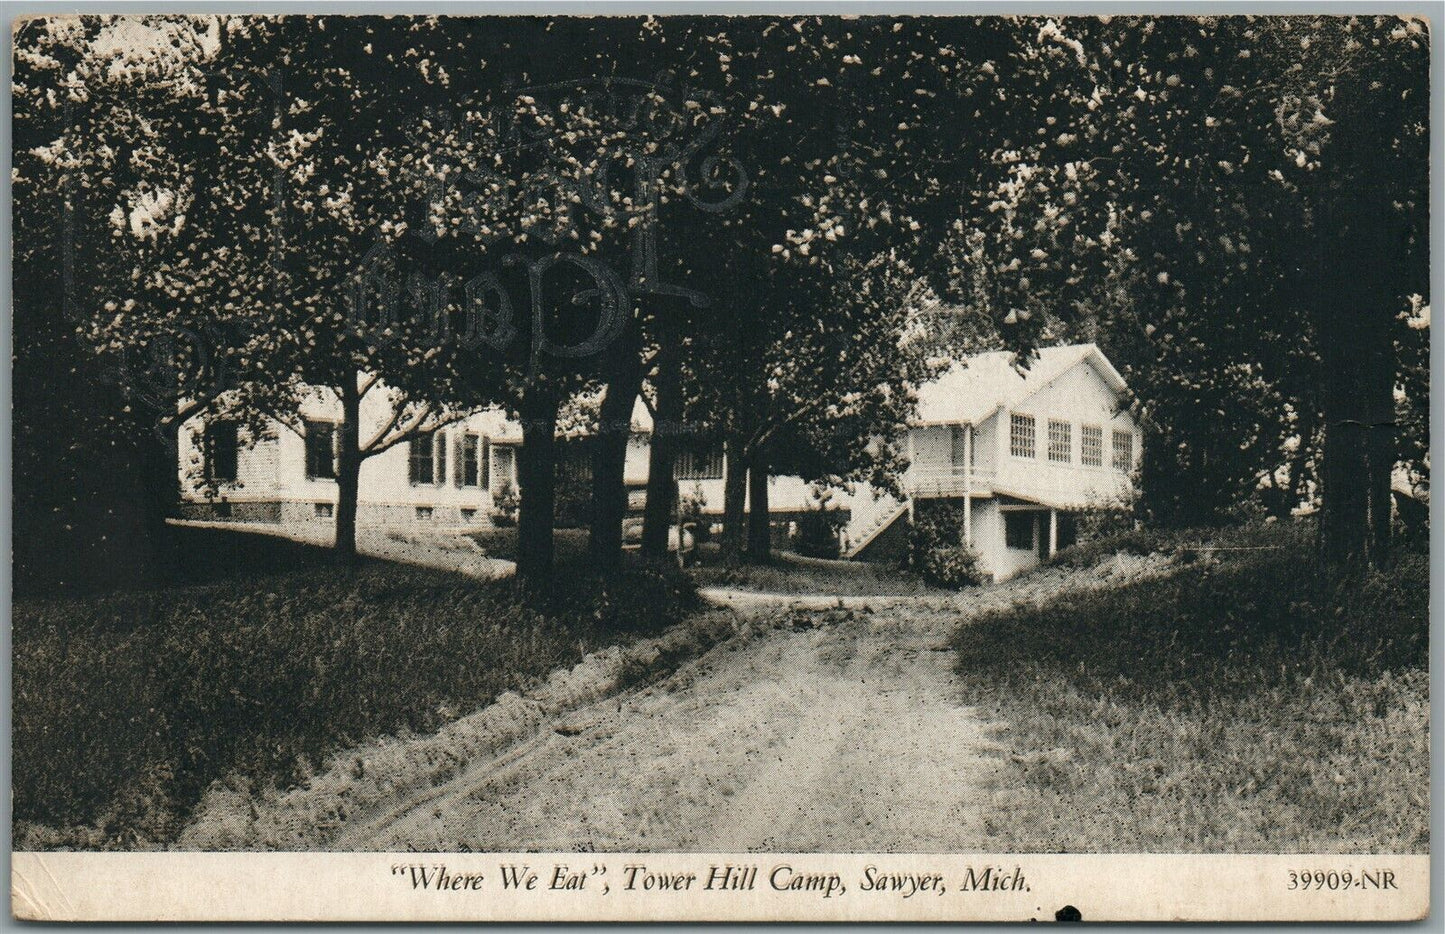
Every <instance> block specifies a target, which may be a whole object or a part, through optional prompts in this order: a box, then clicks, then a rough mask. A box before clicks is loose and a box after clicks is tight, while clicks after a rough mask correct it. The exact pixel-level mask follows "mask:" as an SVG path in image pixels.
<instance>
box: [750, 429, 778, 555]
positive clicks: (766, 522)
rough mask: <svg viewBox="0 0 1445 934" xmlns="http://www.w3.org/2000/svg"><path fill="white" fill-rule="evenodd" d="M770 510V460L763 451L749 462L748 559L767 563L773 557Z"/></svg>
mask: <svg viewBox="0 0 1445 934" xmlns="http://www.w3.org/2000/svg"><path fill="white" fill-rule="evenodd" d="M770 518H771V517H770V514H769V512H768V461H767V457H766V456H765V455H764V454H763V453H762V452H757V453H755V454H754V455H753V457H752V458H751V459H750V461H749V463H748V560H749V561H751V562H753V563H754V564H767V563H768V562H770V561H771V560H772V559H773V554H772V550H773V530H772V523H771V521H770Z"/></svg>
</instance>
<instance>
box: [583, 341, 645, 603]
mask: <svg viewBox="0 0 1445 934" xmlns="http://www.w3.org/2000/svg"><path fill="white" fill-rule="evenodd" d="M631 333H632V334H634V335H635V333H636V329H635V328H633V329H631ZM612 350H613V351H614V352H616V353H618V354H619V357H618V358H617V360H616V362H615V367H614V368H613V371H612V373H611V375H610V377H609V379H608V381H607V394H606V395H604V396H603V397H602V410H601V413H600V414H599V416H598V425H597V438H596V440H595V441H594V442H593V444H594V447H593V449H592V519H591V521H592V526H591V529H590V530H589V533H588V536H587V547H588V552H589V554H590V555H591V558H592V566H593V568H594V569H595V570H596V571H597V572H599V573H602V574H611V573H613V572H615V571H616V570H617V569H618V567H620V566H621V563H622V521H623V519H625V518H626V517H627V441H628V439H629V438H630V437H631V435H632V407H633V405H635V404H636V402H637V393H638V390H639V389H640V388H641V386H642V361H641V360H640V359H639V358H638V354H639V352H640V348H639V347H638V346H637V341H636V339H635V337H634V338H633V339H631V340H627V339H624V340H622V341H619V342H618V343H617V345H616V346H615V347H614V348H612Z"/></svg>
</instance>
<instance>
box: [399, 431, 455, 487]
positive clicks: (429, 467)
mask: <svg viewBox="0 0 1445 934" xmlns="http://www.w3.org/2000/svg"><path fill="white" fill-rule="evenodd" d="M409 448H410V457H409V458H408V461H409V467H408V470H407V474H408V477H409V479H410V480H411V484H412V486H423V485H431V486H439V485H441V484H443V483H446V482H447V439H446V436H445V435H442V434H440V433H438V432H432V433H431V434H428V435H419V436H418V437H415V438H413V439H411V443H410V445H409Z"/></svg>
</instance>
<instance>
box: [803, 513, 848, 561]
mask: <svg viewBox="0 0 1445 934" xmlns="http://www.w3.org/2000/svg"><path fill="white" fill-rule="evenodd" d="M846 523H847V519H846V518H845V516H844V514H843V510H841V509H834V508H830V507H829V506H828V504H827V502H826V501H820V502H819V503H818V505H817V506H816V507H809V508H808V509H807V510H805V511H804V512H803V514H802V515H800V516H799V517H798V529H797V531H796V532H794V533H793V540H792V546H793V550H794V551H796V552H797V553H798V554H800V555H803V556H805V557H808V558H836V557H838V551H839V543H838V532H839V530H840V529H842V528H843V526H844V525H845V524H846Z"/></svg>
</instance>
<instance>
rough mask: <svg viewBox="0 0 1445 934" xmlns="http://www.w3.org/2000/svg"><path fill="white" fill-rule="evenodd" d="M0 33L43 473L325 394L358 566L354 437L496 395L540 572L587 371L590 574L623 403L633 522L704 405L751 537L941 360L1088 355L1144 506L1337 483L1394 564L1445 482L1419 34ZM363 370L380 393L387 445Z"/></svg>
mask: <svg viewBox="0 0 1445 934" xmlns="http://www.w3.org/2000/svg"><path fill="white" fill-rule="evenodd" d="M16 45H17V49H18V52H17V58H16V84H15V127H16V131H15V132H16V159H15V163H16V168H15V176H14V183H15V191H16V199H15V203H16V215H15V228H16V232H17V239H16V271H17V304H16V321H17V361H16V382H17V400H20V401H21V402H22V403H24V404H25V406H26V407H27V412H25V413H21V415H20V417H19V418H18V420H17V442H18V443H17V458H18V459H17V463H30V464H32V465H38V464H39V463H41V460H43V457H42V455H41V454H40V453H38V452H42V451H45V450H48V449H49V448H50V447H53V446H54V441H53V439H54V438H60V437H61V436H62V435H65V433H67V432H69V433H71V434H73V435H74V436H75V437H80V436H82V435H84V436H86V437H94V438H108V439H114V440H113V442H111V443H116V444H122V445H123V446H127V447H130V448H134V450H135V457H136V458H138V459H139V460H141V461H144V462H146V463H149V464H150V465H151V467H150V468H149V472H148V476H149V478H150V479H149V481H148V483H147V486H148V488H149V489H150V490H151V491H152V492H151V501H152V504H153V507H154V508H152V509H151V510H150V511H151V512H152V513H153V514H154V513H156V512H157V511H158V510H161V509H163V506H162V504H163V503H164V502H165V500H166V498H167V496H170V497H171V498H174V492H175V491H174V466H173V465H174V459H173V458H174V453H173V450H168V449H167V445H168V444H170V445H173V442H174V437H175V435H174V432H175V427H176V425H177V424H179V422H180V421H182V420H184V419H185V418H187V417H190V416H193V415H195V414H197V413H199V412H202V411H205V410H206V409H207V408H219V409H223V410H225V411H226V412H228V413H230V414H231V415H233V416H237V417H241V418H244V419H248V420H250V421H252V422H253V423H254V424H255V425H256V426H257V430H258V431H261V430H268V429H266V428H265V427H264V426H266V425H273V426H274V425H275V424H276V423H277V420H279V423H280V424H282V425H283V427H282V428H280V429H279V430H287V429H286V428H285V427H284V425H285V424H286V422H287V419H286V417H285V413H287V412H294V411H295V405H296V402H297V401H298V395H299V393H301V392H303V391H305V387H317V386H320V387H327V388H328V389H329V390H330V391H331V392H332V393H334V394H335V395H336V397H337V398H338V399H340V400H341V401H342V403H343V408H344V411H345V413H346V417H345V419H344V422H345V424H346V425H347V426H348V427H346V428H345V429H344V430H343V431H342V432H341V434H342V436H343V443H342V445H341V457H340V460H341V468H342V469H341V474H342V477H343V480H345V478H350V479H349V480H345V482H343V484H342V488H343V494H344V495H343V497H342V509H341V512H340V515H339V520H340V521H338V547H339V548H340V549H341V550H342V552H343V554H349V553H350V552H351V551H352V550H354V512H355V510H354V506H355V478H356V472H357V470H358V469H359V465H360V463H361V461H362V460H363V459H364V458H365V457H367V456H370V455H372V454H375V453H378V452H379V451H381V450H385V449H386V448H387V447H390V446H392V445H394V444H398V443H402V442H404V441H406V440H408V439H410V438H412V437H414V436H416V434H418V433H420V432H424V431H426V430H428V429H430V428H433V427H435V426H436V425H438V424H441V423H443V422H444V421H445V420H446V419H448V418H450V417H454V416H455V415H456V414H458V413H461V412H464V411H467V410H469V409H470V408H472V407H475V406H479V405H486V404H499V405H502V406H504V407H506V408H508V409H510V410H512V411H514V412H516V413H518V414H519V415H520V416H521V417H522V421H523V425H524V431H525V433H526V443H525V444H524V449H523V459H522V464H521V469H522V481H523V482H522V489H523V507H522V513H523V521H522V527H523V541H524V547H523V549H522V553H523V561H522V570H523V572H524V574H527V575H529V576H533V577H545V575H546V573H547V572H548V568H549V566H550V540H551V523H552V513H553V508H554V503H553V493H552V474H553V453H552V444H553V441H552V439H553V437H554V434H555V431H554V429H555V425H556V421H557V417H558V411H559V408H560V407H561V406H563V404H564V403H566V402H567V400H569V399H571V398H574V397H576V396H577V394H578V393H588V394H590V395H591V396H593V397H597V398H600V399H601V400H602V401H601V412H600V415H599V418H598V421H597V434H598V437H599V439H600V440H599V444H598V445H597V447H596V449H595V452H594V470H593V475H594V489H593V500H594V510H593V527H592V535H593V541H594V546H593V547H594V558H596V559H597V561H598V562H599V566H600V567H606V566H607V565H608V562H609V561H611V560H612V559H613V557H615V555H616V553H617V546H618V545H619V544H620V524H621V515H622V513H621V510H622V509H623V508H624V506H625V493H624V491H623V489H622V485H621V484H622V480H621V463H622V462H621V457H622V456H623V451H624V448H625V438H626V431H627V420H628V417H629V416H630V412H631V409H632V404H633V401H634V400H635V399H636V398H638V397H639V395H640V396H641V397H642V398H643V399H645V400H646V401H647V402H648V404H649V405H650V406H652V408H653V410H654V415H655V421H656V424H657V435H656V440H657V441H658V442H659V443H656V444H654V446H653V465H652V466H653V474H654V477H655V478H658V481H657V486H656V488H655V489H653V490H652V491H650V496H649V503H650V504H652V506H653V507H655V509H654V511H653V513H652V514H650V515H649V522H648V525H649V528H648V531H647V532H646V533H645V535H644V547H646V548H649V549H651V550H657V549H660V548H665V547H666V524H667V522H669V521H670V519H668V516H669V515H670V512H669V510H668V507H667V497H668V496H670V495H671V492H670V490H669V489H668V488H667V487H666V485H665V484H664V483H663V480H662V479H661V478H664V477H666V478H670V477H671V460H670V458H671V457H673V456H674V455H675V454H676V453H677V451H678V450H679V449H680V448H679V445H680V444H683V443H685V439H684V435H687V436H688V437H694V438H695V437H696V436H698V435H699V434H700V435H701V436H703V437H707V438H712V439H714V440H724V441H726V443H727V446H728V449H729V453H730V459H729V464H730V477H729V482H728V489H729V503H728V509H727V512H728V517H729V521H728V526H729V533H730V537H729V540H730V542H731V543H732V544H733V545H734V546H735V548H740V547H741V538H740V536H741V525H740V514H741V510H742V492H743V490H744V489H745V487H744V485H743V483H744V481H743V471H744V470H751V471H752V472H753V474H754V475H755V484H756V480H757V478H758V477H766V475H767V473H768V472H769V471H773V472H780V471H781V472H789V473H796V474H799V475H802V476H804V477H807V478H810V479H817V480H820V481H829V482H847V481H853V480H863V479H867V480H870V481H872V482H874V483H875V484H877V485H881V486H885V487H886V486H887V485H888V484H889V483H890V482H892V479H893V478H894V477H896V476H897V473H898V471H899V469H900V467H901V466H902V463H901V459H900V457H899V452H897V451H896V450H894V449H893V447H892V446H891V445H890V443H889V439H890V438H891V437H893V433H894V432H895V431H896V429H897V427H898V426H899V425H901V424H902V423H904V422H905V421H906V419H907V417H908V415H909V413H910V411H911V406H912V394H911V388H912V387H913V386H915V385H917V383H918V382H919V381H920V380H922V379H925V378H926V377H927V374H928V373H929V372H930V367H931V366H932V365H934V364H936V362H937V358H940V357H948V356H959V355H961V354H965V353H968V352H972V351H974V350H979V349H985V348H989V347H996V346H997V347H1007V348H1010V349H1013V350H1016V351H1019V352H1020V353H1021V355H1022V359H1023V361H1024V362H1026V361H1027V359H1028V354H1029V352H1030V351H1031V350H1032V349H1033V348H1034V347H1036V346H1039V345H1041V344H1045V343H1049V342H1055V341H1059V340H1065V339H1087V340H1097V341H1098V342H1099V343H1101V344H1102V345H1103V346H1104V347H1105V349H1106V351H1107V352H1108V353H1109V354H1110V355H1111V357H1113V358H1114V359H1115V361H1116V362H1117V363H1119V365H1120V367H1121V369H1122V370H1123V371H1124V373H1125V375H1126V376H1127V378H1128V380H1129V382H1130V384H1131V387H1132V390H1133V393H1134V399H1133V404H1134V405H1135V406H1136V408H1137V411H1138V414H1139V415H1140V416H1141V418H1142V420H1143V422H1144V424H1145V425H1146V428H1147V430H1148V431H1149V432H1150V433H1151V441H1150V442H1149V444H1147V445H1146V448H1145V450H1146V452H1147V456H1146V459H1145V462H1144V467H1143V471H1144V473H1143V476H1142V484H1143V490H1144V503H1143V504H1144V506H1145V509H1146V512H1147V514H1148V516H1149V517H1150V518H1152V519H1153V520H1155V521H1161V522H1175V523H1194V522H1212V521H1218V520H1220V519H1221V518H1223V517H1226V516H1229V515H1233V514H1235V513H1236V512H1237V511H1239V510H1241V509H1243V510H1246V511H1247V510H1252V509H1264V510H1269V511H1272V512H1275V513H1284V512H1288V511H1289V510H1290V509H1292V508H1295V507H1296V506H1298V505H1299V504H1300V503H1301V502H1305V503H1309V502H1313V501H1317V500H1321V497H1322V502H1323V504H1324V510H1325V521H1324V523H1323V528H1324V529H1325V533H1326V544H1327V546H1328V548H1327V551H1328V552H1329V553H1330V554H1331V556H1333V557H1335V558H1345V557H1350V556H1355V555H1360V554H1370V555H1376V554H1383V549H1384V548H1385V544H1386V542H1387V540H1388V535H1389V517H1390V508H1389V503H1390V484H1391V477H1392V475H1393V473H1394V472H1395V470H1396V468H1397V465H1399V466H1402V467H1403V468H1405V469H1406V470H1407V471H1409V472H1412V474H1411V475H1412V476H1413V478H1414V479H1415V480H1416V481H1420V480H1422V479H1424V478H1425V477H1426V476H1427V475H1428V464H1427V463H1426V460H1425V459H1426V451H1427V447H1428V444H1427V442H1426V430H1425V421H1426V418H1425V416H1426V413H1427V407H1426V406H1427V403H1426V402H1425V400H1426V398H1427V395H1428V392H1427V377H1426V369H1427V368H1426V365H1425V362H1426V348H1427V347H1428V327H1426V326H1425V324H1426V323H1427V320H1428V303H1429V297H1428V294H1427V287H1426V278H1427V276H1426V274H1427V271H1428V262H1427V260H1426V256H1427V255H1428V250H1427V243H1426V237H1425V227H1426V224H1427V221H1428V216H1427V203H1426V196H1427V191H1428V185H1427V159H1426V155H1425V153H1426V146H1427V135H1428V133H1427V127H1428V94H1427V90H1428V60H1427V45H1428V43H1427V42H1426V38H1425V35H1424V30H1423V26H1422V24H1420V23H1418V22H1415V21H1411V20H1402V19H1398V18H1392V17H1272V18H1262V17H1156V18H1137V17H1122V18H1113V19H1109V18H1069V19H1063V20H1055V19H1049V18H1043V17H1026V18H1009V17H972V18H949V17H918V18H901V19H895V18H883V17H861V18H848V17H822V16H804V17H793V18H763V17H737V18H733V17H661V18H655V17H615V18H565V17H561V18H559V17H549V18H542V17H534V18H512V19H507V20H495V19H483V18H437V17H406V18H377V17H318V18H303V17H243V16H202V17H183V16H149V17H134V18H130V17H125V18H121V17H80V18H52V19H37V20H32V21H29V22H27V23H26V24H24V25H23V26H22V27H21V29H20V31H19V32H18V33H17V42H16ZM542 62H545V63H547V69H546V71H545V72H543V71H542V70H540V69H539V65H538V63H542ZM560 64H565V65H566V74H567V77H565V78H564V79H558V78H556V77H555V75H556V74H557V70H556V69H557V66H558V65H560ZM61 360H64V361H69V363H68V366H69V369H70V370H71V371H73V372H74V373H75V374H77V375H78V376H79V377H80V379H78V380H76V381H72V382H73V385H71V386H68V387H60V388H61V389H62V390H63V392H62V393H61V395H62V397H63V396H64V393H69V394H70V396H71V397H72V398H74V400H75V402H76V403H78V404H77V405H75V406H72V407H74V408H76V409H77V411H79V412H81V413H82V414H81V415H80V417H79V418H75V419H71V420H69V423H68V426H67V427H64V428H61V427H56V426H57V424H59V420H56V419H54V418H51V417H49V416H48V415H47V413H49V412H52V411H53V409H52V408H51V407H49V404H48V403H47V402H46V401H45V399H46V398H47V396H46V395H45V393H46V390H44V389H43V387H45V386H47V385H49V383H50V382H51V381H53V375H54V374H53V372H52V370H51V368H50V367H49V366H48V362H49V361H61ZM102 374H110V377H109V382H107V381H106V380H105V379H102V378H101V375H102ZM358 374H363V375H358ZM380 387H385V388H384V389H382V388H380ZM372 391H377V392H380V391H386V392H389V393H391V397H390V399H389V402H390V404H391V406H392V410H393V411H394V413H395V415H396V417H395V418H394V419H393V420H392V422H391V423H390V424H389V425H388V426H387V427H386V429H385V430H384V431H383V432H381V433H380V434H377V435H376V436H375V437H363V436H362V434H361V431H360V429H359V427H358V418H357V415H356V413H357V412H358V411H359V405H360V402H361V399H362V398H363V397H365V396H366V394H367V393H368V392H372ZM599 393H600V395H598V394H599ZM27 399H29V400H30V402H28V403H26V402H25V400H27ZM31 413H34V414H33V416H32V414H31ZM684 426H686V431H684V430H683V429H684ZM292 427H295V426H292ZM271 430H275V429H271ZM143 436H149V437H150V438H152V439H153V441H155V442H156V443H149V442H146V443H142V442H137V441H136V440H134V439H136V438H138V437H143ZM120 439H129V440H124V441H122V440H120ZM74 443H75V442H74V440H73V439H71V438H69V437H67V438H63V439H62V440H61V446H62V447H64V446H65V445H66V444H74ZM27 457H29V458H31V459H30V460H29V461H26V460H25V459H26V458H27ZM167 457H169V458H171V460H170V464H171V465H172V467H171V469H170V478H169V485H168V484H167V482H166V481H165V479H164V478H165V475H166V472H167V471H166V462H167ZM31 469H32V468H29V467H27V468H25V472H29V471H31ZM36 469H38V467H37V468H36ZM143 473H146V472H145V471H143ZM348 484H349V487H348ZM753 489H754V497H753V498H754V501H755V502H756V501H757V499H758V496H759V495H760V494H761V495H764V496H765V494H766V485H765V483H764V484H763V485H761V486H757V485H755V486H754V488H753ZM348 490H349V493H348ZM654 494H655V495H654ZM47 495H48V496H51V497H52V498H53V497H54V491H51V492H50V493H48V494H46V493H43V492H42V491H41V490H39V489H38V488H37V489H35V490H32V491H29V492H24V494H23V496H22V498H21V500H19V501H18V511H20V512H23V511H25V510H30V511H31V513H32V514H42V513H44V511H45V510H46V509H48V508H52V507H51V506H49V505H47V502H48V501H47V500H46V499H45V497H46V496H47ZM348 496H349V499H350V505H349V506H348V505H347V500H348ZM764 525H765V523H764ZM755 531H756V530H755ZM764 531H765V530H764ZM760 543H761V544H762V545H763V550H764V551H765V550H766V549H765V537H764V539H762V540H760Z"/></svg>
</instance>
